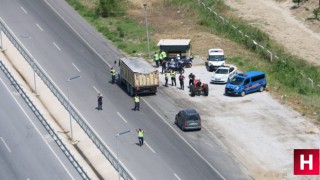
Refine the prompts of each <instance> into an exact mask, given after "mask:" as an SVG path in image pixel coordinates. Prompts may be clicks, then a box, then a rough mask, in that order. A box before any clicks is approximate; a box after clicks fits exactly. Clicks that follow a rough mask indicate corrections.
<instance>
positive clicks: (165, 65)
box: [161, 61, 167, 74]
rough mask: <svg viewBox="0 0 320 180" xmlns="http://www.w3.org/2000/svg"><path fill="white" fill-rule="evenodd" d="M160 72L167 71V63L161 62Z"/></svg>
mask: <svg viewBox="0 0 320 180" xmlns="http://www.w3.org/2000/svg"><path fill="white" fill-rule="evenodd" d="M161 66H162V71H161V74H163V73H165V72H166V69H167V62H166V61H162V64H161Z"/></svg>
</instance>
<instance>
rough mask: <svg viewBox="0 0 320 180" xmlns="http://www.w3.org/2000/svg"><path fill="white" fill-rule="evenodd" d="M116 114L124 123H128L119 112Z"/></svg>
mask: <svg viewBox="0 0 320 180" xmlns="http://www.w3.org/2000/svg"><path fill="white" fill-rule="evenodd" d="M117 114H118V116H120V118H121V119H122V120H123V121H124V122H125V123H128V121H127V120H126V119H125V118H124V117H123V116H122V115H121V114H120V113H119V112H117Z"/></svg>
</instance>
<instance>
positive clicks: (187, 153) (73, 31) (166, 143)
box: [0, 0, 250, 179]
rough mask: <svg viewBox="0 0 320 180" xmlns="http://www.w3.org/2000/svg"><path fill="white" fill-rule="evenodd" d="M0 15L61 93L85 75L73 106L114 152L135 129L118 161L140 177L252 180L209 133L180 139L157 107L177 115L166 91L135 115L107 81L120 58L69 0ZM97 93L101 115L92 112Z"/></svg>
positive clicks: (4, 3) (7, 5)
mask: <svg viewBox="0 0 320 180" xmlns="http://www.w3.org/2000/svg"><path fill="white" fill-rule="evenodd" d="M53 9H54V10H53ZM57 13H58V14H59V15H57ZM0 16H1V17H2V18H3V19H4V21H5V22H6V23H7V24H8V25H9V27H10V28H11V29H12V30H13V32H14V33H15V34H16V36H17V37H18V38H19V39H20V40H21V41H22V42H23V44H24V45H25V46H26V47H27V49H28V50H29V51H30V52H31V53H32V55H33V56H34V57H35V58H36V60H37V62H38V63H39V64H40V65H41V66H42V68H43V69H44V70H45V71H46V72H47V74H48V75H49V76H50V78H51V79H52V80H53V81H54V82H55V83H56V84H57V86H58V87H59V88H60V89H61V90H62V91H63V92H66V90H67V85H66V80H67V79H68V78H69V77H72V76H74V75H81V78H80V79H77V80H75V81H72V82H71V85H70V92H72V93H71V96H70V100H71V102H72V103H73V104H74V105H75V107H76V109H77V110H78V111H79V112H81V114H82V115H83V117H85V119H86V120H87V122H89V124H90V125H91V127H93V128H94V129H95V131H96V132H97V133H98V134H99V136H100V137H101V138H102V139H103V141H104V142H105V143H106V144H108V146H109V147H110V148H111V149H112V151H113V152H115V148H116V140H115V134H116V133H118V132H123V131H126V130H133V132H132V133H130V134H125V135H123V136H120V137H119V157H120V160H121V162H122V163H123V164H124V165H125V167H126V168H127V169H128V170H129V171H130V173H131V174H132V175H133V176H134V177H135V178H136V179H250V178H249V177H248V176H247V175H246V174H245V173H243V171H242V170H241V168H240V164H239V163H237V162H235V161H234V160H233V159H232V157H231V156H230V155H229V154H228V153H227V152H225V151H224V150H223V149H222V148H221V147H220V146H219V145H218V144H217V143H216V142H215V141H214V140H212V139H211V138H209V137H208V136H207V135H208V133H209V132H206V131H205V130H202V131H199V132H188V133H183V132H181V131H180V130H179V129H178V128H177V127H176V126H174V125H173V123H172V122H173V119H174V117H168V116H166V114H165V112H163V111H159V109H158V108H156V107H157V106H167V107H168V108H167V111H168V112H177V111H178V109H179V107H172V106H171V105H170V104H168V103H170V101H171V100H170V97H166V96H165V94H163V93H161V88H160V91H159V93H158V95H156V96H149V97H148V96H146V97H143V101H142V103H141V111H140V112H133V111H131V108H132V107H133V99H132V97H129V96H128V95H127V94H126V93H125V92H124V91H123V90H122V89H121V87H119V86H117V85H112V84H110V83H109V81H110V73H109V69H110V67H109V65H113V61H114V60H117V59H118V58H119V57H122V56H123V55H122V54H121V53H120V52H119V51H117V50H116V49H115V48H114V47H113V46H112V45H111V44H110V43H109V42H108V41H107V40H105V39H103V38H102V37H101V35H100V34H99V33H97V32H96V31H95V30H94V29H93V28H92V27H91V26H89V25H88V24H87V23H86V22H85V21H84V20H83V19H82V18H81V17H80V16H79V15H77V14H76V13H75V12H74V11H73V9H72V8H70V7H69V6H68V5H66V4H65V2H64V1H62V0H55V1H53V0H51V1H49V0H48V1H43V0H28V1H24V0H1V6H0ZM62 18H63V19H64V20H62ZM66 22H67V23H66ZM98 92H101V93H102V95H103V96H104V99H103V101H104V104H103V109H104V110H103V111H97V110H96V109H95V107H96V106H97V99H96V97H97V94H98ZM139 127H140V128H142V129H144V130H146V131H147V132H146V134H145V140H146V143H145V146H143V147H139V146H137V145H136V143H137V134H136V133H135V132H134V130H135V129H136V128H139Z"/></svg>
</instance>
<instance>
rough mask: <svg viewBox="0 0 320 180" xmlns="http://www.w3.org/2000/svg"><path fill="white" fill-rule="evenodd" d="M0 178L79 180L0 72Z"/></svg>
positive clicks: (70, 165)
mask: <svg viewBox="0 0 320 180" xmlns="http://www.w3.org/2000/svg"><path fill="white" fill-rule="evenodd" d="M0 91H1V93H0V99H1V101H0V106H1V111H0V124H1V126H0V179H52V180H53V179H81V176H80V175H79V174H78V173H77V172H76V170H75V169H74V167H73V166H72V164H71V163H70V162H69V161H68V159H67V157H66V156H65V155H64V154H63V153H62V151H61V150H60V149H59V147H58V146H57V145H56V143H55V141H54V140H53V139H52V138H51V136H50V135H49V134H48V133H47V132H46V131H45V129H44V128H43V126H42V125H41V123H40V122H39V121H38V119H37V118H36V117H35V115H34V114H33V113H32V112H31V111H30V109H29V107H27V105H26V103H25V102H24V101H23V100H22V99H21V97H20V95H19V93H17V92H16V91H15V89H14V88H13V87H12V86H10V82H9V81H8V80H7V78H6V77H5V75H4V74H3V72H2V71H1V72H0Z"/></svg>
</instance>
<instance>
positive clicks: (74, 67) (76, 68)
mask: <svg viewBox="0 0 320 180" xmlns="http://www.w3.org/2000/svg"><path fill="white" fill-rule="evenodd" d="M72 65H73V67H74V68H76V70H77V71H78V72H81V71H80V69H79V68H78V67H77V66H76V65H75V64H74V63H72Z"/></svg>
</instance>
